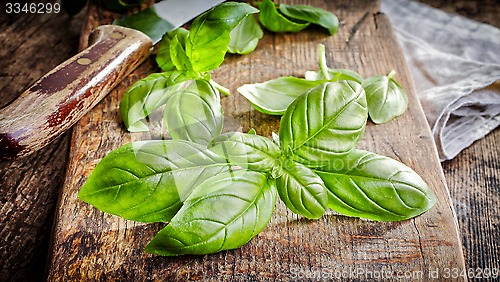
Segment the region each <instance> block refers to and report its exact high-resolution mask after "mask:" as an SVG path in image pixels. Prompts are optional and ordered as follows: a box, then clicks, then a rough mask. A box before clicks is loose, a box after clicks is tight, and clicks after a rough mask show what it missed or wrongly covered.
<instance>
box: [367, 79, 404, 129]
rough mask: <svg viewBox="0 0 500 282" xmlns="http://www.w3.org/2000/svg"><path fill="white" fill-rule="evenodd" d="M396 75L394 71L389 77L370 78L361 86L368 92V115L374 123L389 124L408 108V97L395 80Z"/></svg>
mask: <svg viewBox="0 0 500 282" xmlns="http://www.w3.org/2000/svg"><path fill="white" fill-rule="evenodd" d="M395 74H396V72H395V71H394V70H393V71H391V72H390V73H389V74H388V75H382V76H374V77H369V78H367V79H365V80H364V81H363V83H362V84H361V85H362V86H363V88H364V89H365V91H366V101H367V103H368V115H369V116H370V119H371V120H372V121H373V122H374V123H377V124H380V123H385V122H388V121H390V120H392V119H393V118H395V117H397V116H400V115H402V114H403V113H404V112H405V111H406V108H408V96H407V95H406V92H405V91H404V89H403V87H401V85H399V84H398V83H397V82H396V81H395V80H394V79H393V76H394V75H395Z"/></svg>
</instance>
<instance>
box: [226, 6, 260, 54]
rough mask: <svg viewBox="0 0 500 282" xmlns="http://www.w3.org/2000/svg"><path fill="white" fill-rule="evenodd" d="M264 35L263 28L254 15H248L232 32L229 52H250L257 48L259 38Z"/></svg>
mask: <svg viewBox="0 0 500 282" xmlns="http://www.w3.org/2000/svg"><path fill="white" fill-rule="evenodd" d="M262 36H264V32H263V31H262V28H260V25H259V23H258V22H257V20H256V19H255V17H254V16H252V15H248V16H246V17H245V18H244V19H243V20H242V21H241V22H240V24H238V25H237V26H236V27H235V28H233V30H232V31H231V33H230V37H231V41H230V42H229V46H228V52H229V53H233V54H242V55H243V54H248V53H251V52H253V51H254V50H255V48H256V47H257V44H258V43H259V40H260V39H261V38H262Z"/></svg>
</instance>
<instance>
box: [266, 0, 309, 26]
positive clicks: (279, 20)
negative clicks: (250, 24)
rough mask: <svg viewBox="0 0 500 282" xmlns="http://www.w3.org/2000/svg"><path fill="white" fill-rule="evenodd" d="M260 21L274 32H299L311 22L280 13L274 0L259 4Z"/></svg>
mask: <svg viewBox="0 0 500 282" xmlns="http://www.w3.org/2000/svg"><path fill="white" fill-rule="evenodd" d="M259 10H260V13H259V20H260V23H261V24H262V25H263V26H264V27H265V28H266V29H267V30H269V31H272V32H299V31H301V30H303V29H304V28H306V27H308V26H309V23H301V22H294V21H291V20H289V19H287V18H286V17H285V16H283V15H282V14H280V13H279V12H278V10H277V9H276V6H275V5H274V2H273V1H272V0H263V1H262V2H260V4H259Z"/></svg>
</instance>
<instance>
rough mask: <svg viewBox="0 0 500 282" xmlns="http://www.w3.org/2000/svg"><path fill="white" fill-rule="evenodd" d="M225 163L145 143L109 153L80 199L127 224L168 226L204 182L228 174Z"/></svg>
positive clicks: (179, 146) (206, 154)
mask: <svg viewBox="0 0 500 282" xmlns="http://www.w3.org/2000/svg"><path fill="white" fill-rule="evenodd" d="M228 169H229V165H228V164H227V162H226V160H225V159H224V158H222V157H220V156H218V155H216V154H214V153H213V152H211V151H209V150H207V149H206V147H204V146H202V145H198V144H194V143H191V142H186V141H173V140H162V141H147V142H146V141H141V142H135V143H129V144H126V145H124V146H122V147H120V148H118V149H116V150H114V151H111V152H110V153H109V154H108V155H106V157H104V158H103V159H102V160H101V162H99V164H98V165H97V166H96V168H95V169H94V170H93V171H92V174H91V175H90V176H89V178H88V180H87V182H86V183H85V185H83V187H82V188H81V189H80V192H79V194H78V197H79V198H80V199H81V200H83V201H85V202H87V203H89V204H92V205H93V206H95V207H96V208H98V209H100V210H102V211H104V212H107V213H111V214H115V215H119V216H121V217H123V218H125V219H130V220H136V221H143V222H165V221H169V220H170V219H171V218H172V217H173V216H174V215H175V213H176V212H177V211H178V210H179V209H180V207H181V206H182V202H183V201H184V200H186V198H187V197H188V196H189V194H190V193H191V192H192V191H193V189H194V188H195V187H197V186H198V185H199V184H200V183H201V182H203V181H204V180H205V179H207V178H209V177H211V176H213V175H216V174H219V173H221V172H223V171H227V170H228Z"/></svg>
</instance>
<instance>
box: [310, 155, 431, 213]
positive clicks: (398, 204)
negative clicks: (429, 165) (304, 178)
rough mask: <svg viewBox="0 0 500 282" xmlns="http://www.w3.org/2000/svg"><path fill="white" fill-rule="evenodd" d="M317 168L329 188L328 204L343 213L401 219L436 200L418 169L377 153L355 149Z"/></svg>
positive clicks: (424, 208)
mask: <svg viewBox="0 0 500 282" xmlns="http://www.w3.org/2000/svg"><path fill="white" fill-rule="evenodd" d="M315 172H316V174H318V175H319V176H320V177H321V179H323V181H324V183H325V185H326V187H327V188H328V190H329V200H328V205H329V207H330V208H331V209H333V210H335V211H337V212H339V213H341V214H344V215H348V216H354V217H362V218H368V219H372V220H377V221H399V220H404V219H408V218H411V217H414V216H417V215H419V214H421V213H423V212H425V211H427V210H429V209H430V208H431V207H432V205H433V204H434V202H435V198H434V194H433V193H432V191H431V189H430V188H429V187H428V186H427V184H425V182H424V181H423V180H422V178H421V177H420V176H419V175H418V174H417V173H416V172H414V171H413V170H412V169H410V168H409V167H407V166H406V165H404V164H402V163H400V162H398V161H396V160H393V159H391V158H388V157H384V156H380V155H377V154H375V153H371V152H367V151H362V150H353V152H351V153H350V154H349V155H347V156H346V157H345V158H342V159H337V160H334V161H332V162H331V163H330V164H329V165H326V166H324V167H322V168H318V169H316V170H315Z"/></svg>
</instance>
